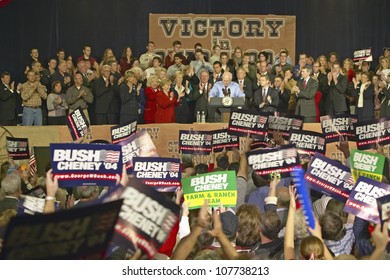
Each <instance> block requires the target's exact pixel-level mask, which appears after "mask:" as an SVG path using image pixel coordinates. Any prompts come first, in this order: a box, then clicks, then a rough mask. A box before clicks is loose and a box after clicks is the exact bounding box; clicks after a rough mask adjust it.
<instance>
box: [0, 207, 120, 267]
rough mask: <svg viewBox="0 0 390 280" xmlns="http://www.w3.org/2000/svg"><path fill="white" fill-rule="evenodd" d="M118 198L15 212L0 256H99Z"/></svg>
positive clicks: (113, 221) (107, 239) (110, 233)
mask: <svg viewBox="0 0 390 280" xmlns="http://www.w3.org/2000/svg"><path fill="white" fill-rule="evenodd" d="M121 206H122V200H116V201H112V202H109V203H104V204H98V205H93V206H90V207H83V208H75V209H70V210H67V211H59V212H56V213H53V214H45V215H34V216H30V215H26V216H16V217H14V218H12V219H11V221H10V223H9V226H8V228H7V231H6V233H5V237H4V244H3V249H2V251H1V254H0V259H8V260H16V259H17V260H53V259H54V260H64V259H77V258H92V259H96V258H98V259H102V258H104V257H105V251H106V248H107V246H108V243H109V242H110V241H111V239H112V236H113V233H114V227H115V224H116V222H117V219H118V214H119V211H120V209H121Z"/></svg>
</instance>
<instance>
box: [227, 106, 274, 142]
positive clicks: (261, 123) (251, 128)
mask: <svg viewBox="0 0 390 280" xmlns="http://www.w3.org/2000/svg"><path fill="white" fill-rule="evenodd" d="M268 118H269V114H266V113H260V112H252V111H248V110H238V111H237V110H236V111H235V110H232V112H231V114H230V119H229V127H228V131H229V133H230V134H232V135H237V136H246V135H247V134H248V133H250V134H251V135H253V136H264V135H266V134H267V131H268Z"/></svg>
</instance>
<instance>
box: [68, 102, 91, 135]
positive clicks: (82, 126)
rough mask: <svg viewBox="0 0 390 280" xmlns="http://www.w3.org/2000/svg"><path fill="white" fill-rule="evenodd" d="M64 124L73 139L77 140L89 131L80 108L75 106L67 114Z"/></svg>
mask: <svg viewBox="0 0 390 280" xmlns="http://www.w3.org/2000/svg"><path fill="white" fill-rule="evenodd" d="M66 124H67V126H68V128H69V132H70V135H71V136H72V139H73V140H77V139H79V138H81V137H83V136H84V135H86V134H88V133H89V122H88V119H87V117H86V116H85V115H84V112H83V110H82V109H81V108H77V109H76V110H74V111H73V112H72V113H70V114H69V115H68V117H67V119H66Z"/></svg>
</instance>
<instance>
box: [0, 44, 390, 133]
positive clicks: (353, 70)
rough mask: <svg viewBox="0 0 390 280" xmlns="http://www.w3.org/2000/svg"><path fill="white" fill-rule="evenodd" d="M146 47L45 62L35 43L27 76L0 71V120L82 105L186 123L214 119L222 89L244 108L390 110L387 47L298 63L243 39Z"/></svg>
mask: <svg viewBox="0 0 390 280" xmlns="http://www.w3.org/2000/svg"><path fill="white" fill-rule="evenodd" d="M146 48H147V52H146V53H144V54H142V55H141V56H140V57H139V58H137V57H135V56H134V55H133V53H132V49H131V48H130V47H125V48H124V49H123V53H122V55H121V57H120V58H119V59H118V57H117V56H116V55H115V54H114V53H113V51H112V50H111V49H106V50H105V51H104V53H103V55H102V59H101V61H100V63H98V61H97V60H96V59H95V58H94V57H93V56H92V48H91V46H84V48H83V52H82V55H81V56H80V57H78V58H77V59H76V60H74V59H73V58H72V57H71V56H66V53H65V50H64V49H58V51H57V54H56V57H53V58H50V59H49V60H48V62H46V59H43V58H41V57H40V56H39V50H38V49H36V48H33V49H31V50H30V58H29V60H28V62H26V66H25V68H24V73H25V75H26V78H27V80H26V82H24V83H19V84H18V85H16V84H15V82H11V75H10V73H8V72H3V73H1V81H2V83H3V86H2V87H1V89H0V90H1V92H0V98H1V100H0V124H1V125H5V126H9V125H17V124H20V123H22V125H24V126H29V125H63V124H65V116H66V115H67V114H68V113H70V112H72V111H73V110H75V109H76V108H78V107H81V109H83V110H84V113H85V114H86V116H87V118H88V120H89V121H90V123H91V124H94V125H95V124H96V125H100V124H122V123H125V122H126V121H128V120H129V119H134V118H137V119H138V123H141V124H142V123H146V124H148V123H175V122H177V123H192V122H195V121H199V120H198V119H197V118H196V116H197V113H198V112H204V114H205V120H206V121H207V122H219V121H220V120H221V119H220V115H219V112H218V109H216V108H215V106H210V103H209V102H210V98H213V97H224V96H226V95H230V96H231V97H233V98H244V99H245V105H243V106H242V108H243V109H247V110H252V111H260V112H267V113H274V112H279V113H281V114H295V115H299V116H302V117H304V121H305V122H319V118H320V116H323V115H333V114H342V113H351V114H356V115H357V116H358V119H359V120H367V119H372V118H374V117H375V118H379V117H388V116H390V108H389V104H390V103H389V98H390V91H389V86H390V84H389V83H390V76H389V74H390V66H389V59H390V56H389V54H390V48H387V47H386V48H384V49H383V55H382V56H380V58H379V64H378V67H376V69H372V68H371V65H370V62H368V61H365V60H360V61H353V60H352V59H351V58H345V59H344V60H341V59H340V58H339V57H338V55H337V53H335V52H331V53H330V54H329V55H328V56H325V55H320V56H319V57H318V58H317V59H314V58H313V57H311V56H310V55H309V54H306V53H300V54H299V59H298V63H297V64H296V65H294V62H292V61H293V59H292V58H291V57H290V56H289V52H288V50H287V49H285V48H282V49H281V50H280V52H279V53H278V54H277V55H276V56H275V61H270V55H269V53H267V52H265V51H261V52H259V54H258V56H257V59H255V60H253V58H252V57H251V54H249V53H243V51H242V49H241V48H240V47H236V48H235V49H234V51H233V52H232V54H229V53H227V52H225V51H221V47H220V46H219V45H214V46H213V51H212V55H208V53H207V52H205V50H203V49H202V44H201V43H197V44H195V46H194V51H193V52H192V53H191V54H190V55H188V57H186V56H184V55H183V51H182V50H181V42H180V41H174V42H173V44H172V51H170V52H169V54H168V55H167V56H166V57H165V58H163V57H161V56H160V55H159V54H157V53H155V44H154V42H148V44H147V47H146ZM209 56H210V57H209ZM19 114H21V115H22V120H21V121H20V120H19V119H18V115H19Z"/></svg>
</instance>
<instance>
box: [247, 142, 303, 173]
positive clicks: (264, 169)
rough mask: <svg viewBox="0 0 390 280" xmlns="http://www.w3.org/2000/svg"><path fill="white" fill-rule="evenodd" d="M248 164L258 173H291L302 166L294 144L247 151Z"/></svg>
mask: <svg viewBox="0 0 390 280" xmlns="http://www.w3.org/2000/svg"><path fill="white" fill-rule="evenodd" d="M246 154H247V156H248V164H249V165H250V166H252V169H253V170H254V171H256V173H257V174H258V175H261V176H263V175H269V174H271V173H274V172H276V173H290V172H291V171H292V170H293V169H294V168H295V167H297V166H300V163H299V158H298V152H297V150H296V148H295V147H294V146H293V145H282V146H280V147H277V148H273V149H261V150H254V151H250V152H247V153H246Z"/></svg>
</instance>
